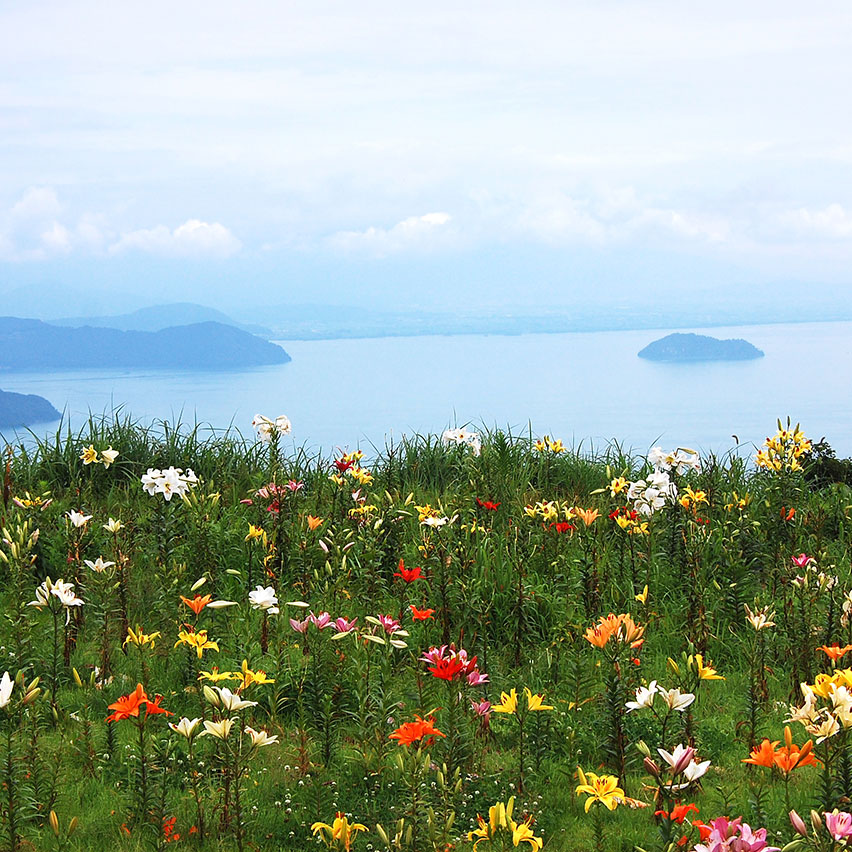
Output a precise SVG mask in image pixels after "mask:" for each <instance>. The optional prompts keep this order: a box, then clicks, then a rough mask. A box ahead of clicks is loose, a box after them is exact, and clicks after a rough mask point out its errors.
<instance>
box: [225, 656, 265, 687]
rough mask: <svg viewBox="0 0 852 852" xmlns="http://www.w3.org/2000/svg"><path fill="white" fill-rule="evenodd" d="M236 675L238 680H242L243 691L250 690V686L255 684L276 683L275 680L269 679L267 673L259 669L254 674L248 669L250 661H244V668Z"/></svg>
mask: <svg viewBox="0 0 852 852" xmlns="http://www.w3.org/2000/svg"><path fill="white" fill-rule="evenodd" d="M234 674H235V675H236V677H237V678H240V679H241V680H242V686H241V689H248V688H249V687H250V686H252V685H253V684H255V683H257V684H263V683H275V681H274V680H272V679H271V678H268V677H267V676H266V672H264V671H260V670H259V669H258V671H256V672H253V671H252V670H251V669H250V668H249V667H248V660H243V665H242V668H241V669H240V671H239V672H235V673H234Z"/></svg>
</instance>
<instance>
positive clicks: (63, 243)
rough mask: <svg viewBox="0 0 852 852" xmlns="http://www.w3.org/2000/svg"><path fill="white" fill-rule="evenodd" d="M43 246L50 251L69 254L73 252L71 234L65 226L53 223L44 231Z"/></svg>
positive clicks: (42, 236)
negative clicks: (68, 252)
mask: <svg viewBox="0 0 852 852" xmlns="http://www.w3.org/2000/svg"><path fill="white" fill-rule="evenodd" d="M41 244H42V245H43V246H44V247H45V249H47V250H48V251H54V252H67V251H70V250H71V234H69V233H68V229H67V228H66V227H65V226H64V225H61V224H60V223H59V222H53V223H51V225H50V227H49V228H47V230H45V231H42V234H41Z"/></svg>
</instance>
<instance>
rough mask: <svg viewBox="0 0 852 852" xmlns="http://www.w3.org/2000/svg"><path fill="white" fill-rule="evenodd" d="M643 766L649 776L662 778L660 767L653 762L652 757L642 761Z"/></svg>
mask: <svg viewBox="0 0 852 852" xmlns="http://www.w3.org/2000/svg"><path fill="white" fill-rule="evenodd" d="M642 764H643V766H644V767H645V771H646V772H647V773H648V774H649V775H653V776H654V778H659V777H660V767H659V766H657V764H656V763H654V761H653V760H651V758H650V757H646V758H645V760H643V761H642Z"/></svg>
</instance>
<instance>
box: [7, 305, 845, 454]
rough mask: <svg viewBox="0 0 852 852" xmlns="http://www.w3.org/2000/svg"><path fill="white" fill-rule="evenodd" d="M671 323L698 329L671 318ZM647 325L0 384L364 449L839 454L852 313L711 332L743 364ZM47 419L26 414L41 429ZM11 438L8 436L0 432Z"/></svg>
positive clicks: (421, 341)
mask: <svg viewBox="0 0 852 852" xmlns="http://www.w3.org/2000/svg"><path fill="white" fill-rule="evenodd" d="M683 330H684V331H691V330H695V331H698V332H699V333H700V332H701V329H683ZM667 333H668V331H666V332H655V331H627V332H595V333H576V334H548V335H520V336H517V337H501V336H475V335H470V336H455V337H410V338H385V339H380V340H329V341H287V342H285V343H284V344H283V345H284V346H285V348H286V349H287V351H288V352H289V353H290V354H291V355H292V357H293V361H292V362H291V363H290V364H285V365H281V366H275V367H263V368H255V369H251V370H241V371H235V372H228V373H199V372H179V371H174V372H164V371H159V372H155V371H145V370H109V369H104V370H86V371H76V372H67V373H53V374H48V373H15V374H9V375H3V376H0V387H2V388H3V389H4V390H10V391H18V392H21V393H37V394H40V395H41V396H44V397H46V398H47V399H49V400H50V401H51V402H52V403H53V404H54V406H56V408H58V409H59V410H63V409H64V410H65V411H67V413H68V414H69V415H70V417H71V422H72V426H73V425H74V424H79V423H81V422H82V420H83V418H84V416H85V415H86V414H87V413H88V412H89V411H92V412H95V413H102V412H104V411H108V410H111V409H113V408H115V407H118V406H124V408H125V410H126V411H129V412H131V413H132V414H133V415H134V416H135V417H137V418H139V419H142V420H151V419H166V420H169V421H172V422H173V421H175V420H176V419H178V418H180V419H181V420H182V421H183V422H193V421H194V420H196V419H197V420H198V421H199V422H204V423H209V424H212V426H214V427H216V428H224V427H227V426H228V425H229V424H231V423H233V424H234V425H236V426H237V427H239V428H240V429H241V430H242V431H243V433H244V434H249V433H251V426H250V423H251V419H252V417H253V416H254V414H255V413H257V412H260V413H263V414H265V415H267V416H269V417H275V416H276V415H278V414H286V415H287V416H288V417H290V419H291V420H292V422H293V430H294V434H293V439H294V440H295V442H296V443H299V444H301V443H307V444H308V445H310V446H311V447H314V448H316V447H321V448H324V449H326V450H333V449H334V448H336V447H347V446H348V447H350V448H353V447H355V446H356V445H358V444H360V445H361V446H362V447H364V448H365V449H368V448H369V444H370V443H373V444H376V445H379V446H382V445H383V444H384V441H385V438H386V437H393V438H394V439H398V438H399V437H400V435H402V434H403V433H408V434H411V433H414V432H421V433H425V432H436V431H441V430H442V429H444V428H445V427H447V426H448V425H463V424H465V423H468V422H470V423H472V424H474V425H483V424H485V425H488V426H494V425H497V426H500V427H506V426H510V427H512V429H513V430H526V429H527V428H528V424H532V428H533V431H534V433H535V434H542V433H545V432H546V433H549V434H551V435H554V436H558V437H560V438H562V439H563V440H564V441H565V443H566V444H568V443H579V442H580V441H583V442H584V444H585V445H586V446H588V444H589V442H590V441H591V442H592V443H594V445H595V446H599V445H602V444H605V443H606V442H607V441H609V440H610V439H612V438H614V437H615V438H618V439H619V440H620V441H621V442H622V443H623V444H625V445H626V446H628V447H633V448H635V449H637V450H644V449H647V448H648V447H649V446H651V445H652V444H654V443H662V444H663V445H664V446H666V447H669V446H675V445H686V446H692V447H696V448H698V449H704V450H707V449H713V450H717V451H719V450H727V449H729V448H730V447H732V446H733V445H734V440H733V438H732V437H731V436H732V435H737V436H738V437H739V439H740V442H741V443H746V444H748V443H750V442H757V443H760V442H761V441H762V440H763V438H764V437H765V436H766V435H767V434H768V433H770V432H772V431H774V426H775V419H776V418H777V417H786V416H787V414H790V416H791V417H792V418H793V419H794V421H795V420H800V421H801V423H802V427H803V428H804V429H805V431H806V432H807V433H808V434H809V435H811V436H813V437H815V438H819V437H821V436H823V435H824V436H825V437H826V438H827V439H828V441H829V442H830V443H831V445H832V446H833V447H834V448H835V449H836V450H837V451H838V453H839V454H843V455H852V398H850V388H852V323H848V322H843V323H812V324H800V325H775V326H743V327H736V328H724V329H713V330H710V331H709V332H708V333H710V334H712V335H714V336H716V337H743V338H745V339H746V340H749V341H750V342H752V343H754V344H755V346H757V347H759V348H760V349H762V350H763V351H764V352H765V353H766V357H765V358H761V359H759V360H756V361H742V362H732V363H724V362H723V363H707V364H657V363H652V362H648V361H644V360H642V359H640V358H637V357H636V353H637V352H638V351H639V350H640V349H641V348H642V347H643V346H645V345H646V344H647V343H649V342H650V341H652V340H655V339H657V338H658V337H661V336H663V334H667ZM55 428H56V424H41V425H39V426H37V427H34V431H38V432H39V433H41V432H44V433H49V432H50V430H51V429H53V430H55ZM7 437H9V436H7Z"/></svg>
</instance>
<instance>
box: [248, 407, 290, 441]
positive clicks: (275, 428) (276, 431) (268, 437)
mask: <svg viewBox="0 0 852 852" xmlns="http://www.w3.org/2000/svg"><path fill="white" fill-rule="evenodd" d="M251 425H252V426H254V429H255V431H256V432H257V437H258V440H260V441H263V443H265V444H268V443H270V442H271V441H272V439H273V438H274V437H275V436H276V435H289V434H290V432H291V431H292V428H293V427H292V425H291V423H290V421H289V420H288V419H287V418H286V417H285V416H284V415H283V414H282V415H281V416H279V417H276V418H275V419H274V420H270V419H269V418H268V417H264V416H263V415H262V414H255V415H254V419H253V420H252V421H251Z"/></svg>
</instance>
